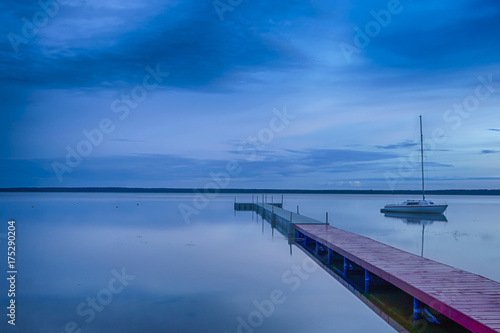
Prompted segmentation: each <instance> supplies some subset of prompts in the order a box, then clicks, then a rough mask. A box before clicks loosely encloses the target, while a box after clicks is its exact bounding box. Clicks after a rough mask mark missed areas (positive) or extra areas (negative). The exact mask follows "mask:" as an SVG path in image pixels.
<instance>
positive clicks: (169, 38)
mask: <svg viewBox="0 0 500 333" xmlns="http://www.w3.org/2000/svg"><path fill="white" fill-rule="evenodd" d="M284 4H285V2H283V3H281V5H284ZM278 7H280V6H279V5H276V6H273V8H274V10H273V11H271V12H270V11H269V10H266V11H264V12H263V13H264V15H262V12H260V15H259V16H260V17H258V16H257V15H256V14H257V12H256V10H257V9H252V6H251V5H250V4H248V5H247V6H246V8H247V11H246V12H247V13H248V12H249V13H248V15H249V16H251V17H253V18H255V20H253V21H249V20H248V19H247V20H243V21H234V20H228V22H221V21H219V19H218V17H217V15H216V13H215V10H214V9H213V6H212V2H199V1H182V2H178V3H176V4H175V5H172V6H165V5H163V6H161V5H159V4H156V3H154V5H150V6H149V7H147V8H142V9H137V8H136V7H135V5H134V6H133V8H127V7H121V6H118V7H117V6H112V7H108V8H106V7H104V8H103V7H102V6H99V7H96V6H94V5H92V4H87V5H86V4H84V3H81V4H78V5H75V6H71V8H64V10H63V9H61V10H60V13H59V15H57V16H56V17H54V18H53V19H52V22H51V25H49V26H48V27H46V28H44V29H40V32H39V36H38V37H37V38H34V39H32V40H30V42H29V43H28V44H27V45H24V44H23V45H21V46H22V48H21V46H20V48H21V51H20V52H19V53H18V54H16V53H14V52H13V51H12V49H9V47H10V45H9V46H6V45H5V44H4V47H3V49H2V50H1V51H3V52H2V61H1V63H0V64H3V66H8V67H9V68H10V71H8V72H3V75H2V80H3V81H4V82H11V81H22V82H24V83H26V84H31V85H34V86H43V87H68V86H74V87H95V86H99V85H103V84H106V83H110V82H111V83H113V82H115V83H118V82H136V81H137V80H140V79H141V78H142V76H143V75H144V68H145V67H146V66H148V65H149V66H155V65H156V64H161V66H162V69H163V70H164V71H170V72H171V77H170V80H169V82H168V83H167V84H170V85H172V86H177V87H190V88H196V87H200V86H204V85H209V84H212V83H214V82H216V81H218V80H224V78H227V77H233V78H234V76H237V77H238V78H239V80H244V79H245V77H247V76H246V75H244V74H243V73H245V72H248V71H250V72H252V71H260V70H263V69H265V68H270V67H272V68H274V69H279V68H286V67H289V66H292V67H296V66H302V65H301V64H302V63H303V60H304V59H303V58H302V57H301V56H300V52H299V51H298V50H297V49H296V48H295V47H294V46H293V45H292V44H291V43H288V42H286V40H283V39H280V38H278V36H279V33H280V30H283V29H285V28H286V27H285V26H283V25H281V24H280V23H281V22H282V21H284V20H286V19H287V18H292V17H293V18H296V17H300V16H301V15H307V13H305V14H304V13H303V12H304V11H303V10H302V11H301V10H300V8H299V7H298V6H291V8H287V9H286V10H284V11H283V12H280V11H277V10H276V9H277V8H278ZM281 7H283V6H281ZM283 9H285V8H283ZM36 10H39V8H37V7H36V6H32V7H30V8H29V9H27V10H25V11H23V13H20V12H16V13H14V15H13V13H12V12H10V11H9V12H8V13H9V14H8V15H7V14H4V15H3V16H4V17H3V18H4V19H5V20H8V21H10V26H11V28H13V29H14V28H16V29H19V30H20V28H21V26H22V21H21V20H20V17H22V16H19V15H22V14H25V13H30V12H33V13H34V12H36ZM271 14H274V15H276V16H274V17H273V20H274V21H270V20H269V19H268V17H269V15H271ZM26 15H27V14H26ZM235 15H236V13H235ZM238 15H244V14H243V13H240V14H238ZM16 29H14V31H17V30H16ZM270 29H273V33H269V31H270ZM67 31H71V32H72V33H71V35H69V34H67V33H66V32H67ZM4 32H5V33H8V32H7V31H4ZM18 33H21V32H20V31H18ZM7 44H8V43H7ZM47 77H50V80H47Z"/></svg>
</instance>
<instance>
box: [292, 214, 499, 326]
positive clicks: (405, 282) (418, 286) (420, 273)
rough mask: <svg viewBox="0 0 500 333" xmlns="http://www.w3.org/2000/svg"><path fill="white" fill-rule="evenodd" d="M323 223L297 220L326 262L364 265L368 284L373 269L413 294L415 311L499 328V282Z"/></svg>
mask: <svg viewBox="0 0 500 333" xmlns="http://www.w3.org/2000/svg"><path fill="white" fill-rule="evenodd" d="M299 223H300V222H299ZM319 223H321V222H319V221H318V224H295V229H296V231H297V238H298V239H299V241H301V242H303V243H304V245H307V244H308V243H309V244H311V242H315V243H316V244H315V245H316V252H317V253H318V252H319V251H321V250H322V251H327V255H328V263H330V260H333V259H332V258H336V260H339V258H341V259H342V260H343V261H344V270H345V271H344V274H347V270H348V269H349V268H348V267H350V268H351V269H352V266H353V265H354V266H355V267H356V268H357V269H358V270H359V269H362V270H364V274H365V283H366V288H368V287H369V284H370V280H371V277H372V276H373V275H375V276H377V277H378V278H381V279H383V280H385V281H386V282H388V283H390V284H392V285H394V286H396V287H397V288H399V289H401V290H402V291H404V292H405V293H407V294H409V295H411V296H412V297H414V311H415V312H416V314H417V313H418V312H421V311H422V309H424V308H425V306H428V307H431V308H432V309H434V310H436V311H438V312H439V313H441V314H443V315H444V316H446V317H448V318H450V319H451V320H453V321H454V322H456V323H458V324H460V325H461V326H463V327H465V328H467V329H468V330H470V331H472V332H482V333H483V332H484V333H493V332H500V283H498V282H496V281H493V280H490V279H487V278H485V277H482V276H479V275H476V274H473V273H470V272H467V271H463V270H460V269H457V268H454V267H451V266H448V265H445V264H442V263H439V262H436V261H432V260H430V259H426V258H422V257H419V256H417V255H414V254H411V253H408V252H405V251H402V250H399V249H396V248H394V247H391V246H388V245H385V244H383V243H380V242H377V241H375V240H372V239H370V238H367V237H364V236H360V235H357V234H354V233H350V232H347V231H343V230H340V229H337V228H334V227H331V226H329V225H325V224H324V223H323V224H319Z"/></svg>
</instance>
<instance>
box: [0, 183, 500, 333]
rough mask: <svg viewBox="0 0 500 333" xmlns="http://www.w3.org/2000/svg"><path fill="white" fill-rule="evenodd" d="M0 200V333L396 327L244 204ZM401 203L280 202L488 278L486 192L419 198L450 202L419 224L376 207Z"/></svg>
mask: <svg viewBox="0 0 500 333" xmlns="http://www.w3.org/2000/svg"><path fill="white" fill-rule="evenodd" d="M0 197H1V203H0V217H1V220H2V221H4V222H2V224H0V225H1V226H2V227H0V253H2V255H3V259H0V260H1V261H0V262H1V264H0V272H1V273H0V276H2V277H5V276H6V275H7V273H6V272H7V270H8V268H7V238H6V236H7V232H8V226H9V225H8V223H7V222H8V221H9V220H11V219H14V220H15V221H16V222H15V228H16V253H15V259H16V261H15V265H16V270H17V276H16V283H15V289H16V290H15V293H16V295H15V301H16V321H15V323H16V325H15V326H12V325H9V324H8V323H7V320H8V319H9V318H8V317H7V316H6V315H5V314H6V313H7V311H8V310H7V309H6V306H8V302H9V300H10V298H8V296H7V291H8V290H9V287H10V285H9V282H8V281H7V280H6V278H2V281H1V283H0V295H2V296H1V297H0V301H1V302H2V309H4V310H3V311H4V312H5V313H4V314H2V318H4V319H3V320H2V322H1V323H0V327H1V328H2V332H4V331H6V330H7V329H8V331H9V332H10V331H12V332H54V333H56V332H57V333H59V332H106V333H109V332H221V333H225V332H227V333H231V332H241V333H250V332H263V333H264V332H301V331H307V332H326V331H329V332H342V333H345V332H364V331H368V332H395V330H394V329H393V328H392V327H391V326H389V325H388V324H387V323H386V322H385V321H384V320H382V319H381V318H380V317H379V316H378V315H376V314H375V313H374V312H373V311H372V310H370V309H369V308H368V307H367V306H366V305H365V304H363V303H362V302H361V301H360V300H359V299H358V298H357V297H355V296H354V295H353V294H352V293H351V292H350V291H349V290H347V289H346V288H345V287H343V286H342V285H341V284H340V283H339V282H337V281H336V280H335V279H334V278H332V276H330V275H329V274H328V273H326V272H325V271H324V270H322V269H320V268H319V267H318V266H317V265H316V264H314V263H313V262H312V261H311V259H310V258H309V257H308V255H306V254H305V253H304V252H303V251H302V250H301V249H299V248H297V247H296V246H295V245H290V244H289V242H288V240H287V239H286V237H284V236H283V235H281V234H280V233H278V232H277V231H276V230H272V228H271V226H270V224H269V223H267V222H262V219H261V218H258V217H257V216H256V214H252V213H251V212H234V210H233V203H234V200H235V197H236V200H237V201H238V202H251V195H248V194H239V195H236V196H235V195H214V196H213V197H212V198H211V200H210V201H208V202H205V203H203V204H200V203H198V205H197V206H195V204H194V203H193V196H192V195H187V194H123V193H120V194H118V193H32V194H31V193H1V194H0ZM270 199H271V195H269V194H268V200H270ZM404 199H406V197H405V196H396V195H394V196H388V195H285V196H284V208H285V209H288V210H292V211H296V209H297V205H298V206H299V208H300V213H301V214H302V215H306V216H309V217H312V218H316V219H318V220H321V221H324V220H325V212H328V213H329V222H330V224H331V225H333V226H335V227H337V228H341V229H344V230H347V231H350V232H354V233H358V234H361V235H364V236H367V237H370V238H372V239H375V240H377V241H380V242H382V243H385V244H388V245H391V246H394V247H397V248H400V249H402V250H405V251H408V252H411V253H414V254H417V255H421V254H423V256H424V257H426V258H429V259H433V260H436V261H439V262H442V263H445V264H448V265H451V266H454V267H457V268H461V269H464V270H467V271H470V272H473V273H476V274H480V275H483V276H485V277H487V278H490V279H493V280H496V281H500V265H498V262H500V223H499V221H498V220H499V216H500V198H499V197H480V196H449V197H444V196H443V197H441V196H429V199H432V200H434V201H436V202H447V203H448V205H449V207H448V210H447V211H446V213H445V215H446V217H447V221H431V222H429V223H427V224H425V226H424V225H422V224H419V223H414V222H415V221H408V220H405V219H401V218H392V217H386V216H384V214H381V213H380V212H379V210H380V208H381V207H382V206H383V205H384V204H386V203H390V202H398V201H402V200H404ZM273 200H274V201H281V196H278V195H274V196H273ZM186 207H188V208H186ZM186 209H191V210H190V214H189V218H188V219H186V218H185V217H186V213H185V212H186ZM182 211H184V215H183V214H182ZM412 222H413V223H412Z"/></svg>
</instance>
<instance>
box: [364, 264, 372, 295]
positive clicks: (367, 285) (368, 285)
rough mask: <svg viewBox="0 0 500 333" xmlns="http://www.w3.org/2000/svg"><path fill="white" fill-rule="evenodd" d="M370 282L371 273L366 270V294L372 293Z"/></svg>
mask: <svg viewBox="0 0 500 333" xmlns="http://www.w3.org/2000/svg"><path fill="white" fill-rule="evenodd" d="M370 280H371V276H370V272H369V271H368V270H367V269H365V293H369V292H370Z"/></svg>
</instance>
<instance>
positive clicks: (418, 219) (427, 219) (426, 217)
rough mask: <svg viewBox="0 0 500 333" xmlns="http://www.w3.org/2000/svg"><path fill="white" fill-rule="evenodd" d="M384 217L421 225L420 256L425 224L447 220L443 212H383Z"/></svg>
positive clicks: (422, 254)
mask: <svg viewBox="0 0 500 333" xmlns="http://www.w3.org/2000/svg"><path fill="white" fill-rule="evenodd" d="M384 216H385V217H388V218H395V219H399V220H401V221H403V222H404V223H406V224H420V225H421V226H422V246H421V250H420V256H421V257H423V256H424V235H425V226H426V225H430V224H433V223H434V222H445V223H446V222H448V219H447V218H446V216H444V215H443V214H408V213H395V212H391V213H385V214H384Z"/></svg>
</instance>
